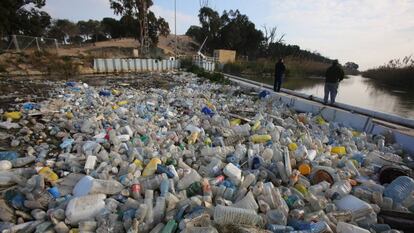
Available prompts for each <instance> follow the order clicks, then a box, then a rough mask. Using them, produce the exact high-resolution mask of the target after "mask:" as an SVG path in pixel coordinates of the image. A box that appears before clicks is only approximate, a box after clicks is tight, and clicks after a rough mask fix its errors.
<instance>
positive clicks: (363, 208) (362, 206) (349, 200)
mask: <svg viewBox="0 0 414 233" xmlns="http://www.w3.org/2000/svg"><path fill="white" fill-rule="evenodd" d="M334 203H335V205H336V206H337V207H338V210H345V211H351V214H352V221H354V222H357V223H363V224H368V225H370V224H374V223H376V221H377V215H376V214H375V212H374V210H373V209H372V207H371V205H369V204H368V203H366V202H365V201H362V200H361V199H359V198H357V197H355V196H353V195H347V196H344V197H343V198H341V199H338V200H335V201H334Z"/></svg>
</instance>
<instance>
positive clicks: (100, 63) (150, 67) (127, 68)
mask: <svg viewBox="0 0 414 233" xmlns="http://www.w3.org/2000/svg"><path fill="white" fill-rule="evenodd" d="M93 68H94V70H95V72H96V73H114V72H150V71H159V72H162V71H168V70H175V69H179V68H180V61H179V60H157V59H135V58H134V59H129V58H126V59H123V58H109V59H104V58H97V59H94V62H93Z"/></svg>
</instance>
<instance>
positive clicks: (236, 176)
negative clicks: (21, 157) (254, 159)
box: [223, 163, 242, 185]
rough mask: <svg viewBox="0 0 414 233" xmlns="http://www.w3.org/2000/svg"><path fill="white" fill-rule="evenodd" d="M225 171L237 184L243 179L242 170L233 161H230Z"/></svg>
mask: <svg viewBox="0 0 414 233" xmlns="http://www.w3.org/2000/svg"><path fill="white" fill-rule="evenodd" d="M223 173H224V174H225V175H226V176H227V177H229V179H230V180H231V181H232V182H233V183H234V184H236V185H238V184H239V183H240V181H241V178H242V177H241V170H240V168H238V167H236V166H235V165H234V164H232V163H228V164H227V165H226V166H225V167H224V169H223Z"/></svg>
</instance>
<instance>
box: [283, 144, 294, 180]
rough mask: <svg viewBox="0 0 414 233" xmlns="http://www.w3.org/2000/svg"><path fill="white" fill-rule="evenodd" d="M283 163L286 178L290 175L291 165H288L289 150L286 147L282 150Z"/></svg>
mask: <svg viewBox="0 0 414 233" xmlns="http://www.w3.org/2000/svg"><path fill="white" fill-rule="evenodd" d="M283 162H284V163H285V171H286V176H287V177H290V176H291V175H292V165H291V163H290V157H289V150H288V148H287V147H284V148H283Z"/></svg>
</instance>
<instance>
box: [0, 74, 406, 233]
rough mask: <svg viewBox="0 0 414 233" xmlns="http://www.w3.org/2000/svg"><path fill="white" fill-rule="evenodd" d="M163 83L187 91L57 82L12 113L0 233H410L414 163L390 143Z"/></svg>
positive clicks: (228, 91) (2, 154)
mask: <svg viewBox="0 0 414 233" xmlns="http://www.w3.org/2000/svg"><path fill="white" fill-rule="evenodd" d="M157 75H158V74H157ZM160 75H161V74H160ZM153 76H155V74H153V75H152V76H149V77H151V79H152V78H153ZM163 77H169V78H171V80H174V82H177V83H179V85H175V86H174V85H173V86H171V88H170V89H168V90H166V89H163V88H161V87H160V86H159V84H154V85H152V86H149V87H148V86H145V87H144V88H143V89H140V88H138V87H134V86H133V85H126V84H125V85H124V84H122V85H121V84H119V85H115V84H111V85H106V84H105V85H98V86H94V85H88V84H86V83H81V82H74V81H73V82H66V83H65V82H60V83H58V84H57V87H56V88H55V89H53V90H51V98H49V99H45V100H43V101H39V102H38V103H34V102H26V103H24V104H20V105H16V108H15V110H16V111H13V110H12V109H8V110H10V111H8V112H5V111H1V113H2V114H3V119H5V120H6V121H2V122H0V133H1V134H0V136H1V137H0V141H1V142H2V144H1V145H2V146H1V147H0V150H1V151H0V187H1V189H2V193H3V196H2V199H0V231H2V232H3V230H4V231H5V232H58V233H59V232H62V233H63V232H64V233H67V232H128V233H134V232H154V233H155V232H163V233H172V232H187V233H191V232H208V233H217V232H260V231H262V230H263V231H264V230H267V232H269V231H270V232H277V233H279V232H310V233H322V232H338V233H341V232H344V233H345V232H358V233H359V232H361V233H364V232H397V231H396V230H395V229H401V230H406V231H407V232H409V231H410V230H412V229H411V228H410V225H411V226H412V225H413V224H414V221H413V218H412V216H413V214H414V180H413V178H412V174H413V173H412V170H411V168H409V167H407V166H405V164H404V162H405V161H408V162H409V161H412V160H410V156H411V155H409V154H407V153H405V152H404V151H402V150H401V147H400V146H399V145H397V144H393V143H392V142H391V141H389V139H388V138H386V137H384V136H382V135H369V134H366V133H364V132H357V131H355V130H354V129H352V128H349V127H346V126H344V125H341V124H340V123H337V122H328V121H327V120H325V119H324V118H323V117H322V116H321V115H312V114H308V113H297V112H295V111H293V110H292V109H290V108H289V107H288V106H286V105H284V104H282V103H281V102H279V100H278V98H277V97H275V96H274V95H273V94H272V93H271V92H269V91H267V90H263V91H261V92H260V93H254V94H252V93H251V90H249V89H247V88H243V87H239V86H237V85H220V84H213V83H209V82H207V81H205V80H202V79H200V78H197V77H195V76H194V75H192V74H188V73H178V74H163ZM151 79H150V80H151ZM127 84H128V83H127ZM19 110H21V112H20V111H19ZM3 142H6V143H4V145H7V146H6V147H4V146H3ZM397 214H398V215H399V216H400V217H398V218H397V217H395V216H396V215H397ZM379 217H381V218H382V219H383V220H384V222H382V223H381V224H379V221H378V218H379ZM398 221H404V222H405V223H406V224H400V222H398ZM410 223H412V224H410Z"/></svg>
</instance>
